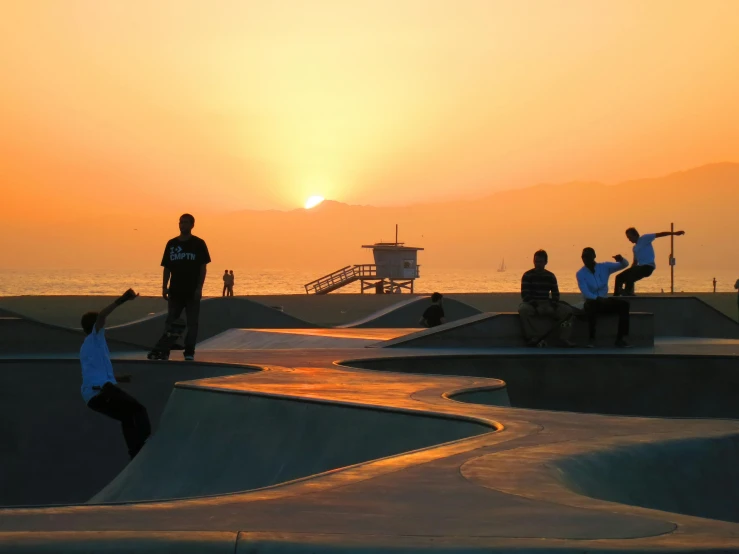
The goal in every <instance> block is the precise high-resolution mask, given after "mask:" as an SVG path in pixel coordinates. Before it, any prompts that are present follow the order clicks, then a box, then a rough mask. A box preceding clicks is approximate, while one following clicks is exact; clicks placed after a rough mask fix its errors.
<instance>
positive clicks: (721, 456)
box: [554, 434, 739, 523]
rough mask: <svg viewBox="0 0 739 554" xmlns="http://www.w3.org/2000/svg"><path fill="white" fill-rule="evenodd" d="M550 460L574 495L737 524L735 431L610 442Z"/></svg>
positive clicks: (738, 443)
mask: <svg viewBox="0 0 739 554" xmlns="http://www.w3.org/2000/svg"><path fill="white" fill-rule="evenodd" d="M554 465H555V466H556V468H557V470H558V471H559V474H560V477H561V479H562V481H563V482H564V483H565V484H566V485H567V487H568V488H570V489H571V490H573V491H574V492H577V493H578V494H583V495H586V496H590V497H592V498H598V499H601V500H607V501H609V502H617V503H619V504H631V505H635V506H643V507H645V508H652V509H655V510H663V511H666V512H677V513H681V514H688V515H692V516H697V517H705V518H709V519H721V520H724V521H733V522H737V523H739V502H737V499H739V471H737V467H739V434H735V435H728V436H723V437H708V438H687V439H675V440H670V441H665V442H658V443H653V442H646V441H645V442H642V443H636V444H624V445H613V446H609V447H606V448H602V449H599V450H598V451H591V452H583V453H580V454H577V455H573V456H569V457H566V458H563V459H561V460H559V461H557V462H556V463H555V464H554Z"/></svg>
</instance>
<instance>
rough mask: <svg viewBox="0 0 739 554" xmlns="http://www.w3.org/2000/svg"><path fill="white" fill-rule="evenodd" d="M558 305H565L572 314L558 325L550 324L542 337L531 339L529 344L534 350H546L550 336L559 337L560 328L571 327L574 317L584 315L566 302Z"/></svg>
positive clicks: (555, 323)
mask: <svg viewBox="0 0 739 554" xmlns="http://www.w3.org/2000/svg"><path fill="white" fill-rule="evenodd" d="M560 303H561V304H566V305H567V306H569V307H570V308H571V309H572V313H571V314H570V317H568V318H567V319H565V320H564V321H563V322H561V323H559V324H557V322H556V321H554V322H553V323H552V326H551V327H550V328H549V330H548V331H547V332H546V333H544V334H543V335H541V336H539V337H537V338H535V339H532V340H531V341H530V342H529V344H530V345H531V346H535V347H536V348H546V347H547V346H549V344H548V342H547V341H548V340H549V339H550V338H551V337H552V336H554V335H559V331H560V329H561V328H562V327H572V323H573V320H574V319H575V317H577V316H579V315H581V314H583V313H584V312H583V310H581V309H579V308H576V307H575V306H571V305H570V304H568V303H567V302H563V301H560Z"/></svg>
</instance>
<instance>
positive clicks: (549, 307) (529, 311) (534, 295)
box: [518, 250, 575, 347]
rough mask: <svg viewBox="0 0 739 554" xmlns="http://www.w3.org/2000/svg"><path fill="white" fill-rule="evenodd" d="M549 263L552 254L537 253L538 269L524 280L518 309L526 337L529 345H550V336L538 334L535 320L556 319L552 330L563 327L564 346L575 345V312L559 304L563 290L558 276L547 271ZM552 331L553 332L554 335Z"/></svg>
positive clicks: (528, 274) (524, 276) (561, 339)
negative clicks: (540, 318) (573, 317)
mask: <svg viewBox="0 0 739 554" xmlns="http://www.w3.org/2000/svg"><path fill="white" fill-rule="evenodd" d="M548 261H549V255H548V254H547V253H546V251H544V250H539V251H537V252H535V253H534V268H533V269H529V270H528V271H527V272H526V273H524V274H523V277H521V298H522V299H523V302H522V303H521V305H520V306H519V307H518V315H520V316H521V327H522V329H523V338H524V340H525V341H526V345H527V346H547V341H546V339H545V338H544V337H545V336H546V335H548V334H549V332H548V333H546V334H544V335H542V333H540V332H539V333H537V332H536V329H535V326H534V317H535V316H537V315H540V316H543V317H546V318H548V319H553V320H554V322H553V324H552V329H551V331H554V327H559V341H560V343H561V344H562V346H569V347H573V346H575V343H573V342H571V341H570V333H571V332H572V325H571V319H572V309H571V308H570V307H569V306H568V305H567V304H564V303H562V302H560V301H559V287H558V286H557V278H556V277H555V276H554V273H552V272H551V271H547V270H546V269H544V268H545V267H546V265H547V262H548ZM551 331H550V332H551Z"/></svg>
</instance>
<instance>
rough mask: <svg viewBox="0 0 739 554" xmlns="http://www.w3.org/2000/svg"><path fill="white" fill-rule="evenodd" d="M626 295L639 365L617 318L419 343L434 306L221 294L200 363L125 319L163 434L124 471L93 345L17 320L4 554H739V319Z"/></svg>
mask: <svg viewBox="0 0 739 554" xmlns="http://www.w3.org/2000/svg"><path fill="white" fill-rule="evenodd" d="M630 300H631V301H632V308H631V311H632V314H633V319H632V323H633V332H634V334H635V338H634V340H633V341H632V342H633V343H634V345H635V347H634V348H632V349H629V350H618V349H614V348H611V347H610V346H609V345H608V342H607V340H605V339H608V338H609V337H608V334H609V333H611V332H612V327H613V325H614V324H613V322H611V321H604V323H603V326H602V328H603V336H604V342H603V344H602V346H601V347H599V348H596V349H592V350H586V349H584V348H574V349H566V350H565V349H557V348H543V349H527V348H523V347H522V346H521V344H522V343H521V342H519V340H518V339H519V335H520V328H519V327H517V320H516V317H517V316H516V314H512V313H489V312H482V311H481V310H479V309H477V308H475V307H473V306H466V305H463V304H464V303H463V302H459V305H455V307H454V313H453V315H451V314H452V310H450V315H451V317H450V318H449V319H450V321H449V322H448V323H446V324H444V325H442V326H440V327H437V328H434V329H423V330H421V329H419V328H418V325H417V320H418V316H419V314H420V312H422V310H423V306H425V305H426V303H427V302H428V299H427V298H425V297H416V298H412V299H411V300H408V301H405V300H403V301H399V302H397V303H395V304H394V305H391V306H388V307H385V308H382V309H381V310H379V311H377V312H376V313H374V314H369V315H367V316H365V317H362V318H359V319H357V320H354V321H352V322H349V323H346V324H342V325H341V326H335V327H324V326H321V325H319V324H316V323H313V322H310V321H308V320H306V319H303V318H300V317H296V316H293V315H291V314H289V313H286V312H283V311H280V310H278V309H275V308H271V307H270V306H267V305H262V304H259V303H256V302H253V301H251V300H248V299H244V298H233V299H208V300H205V301H204V302H203V304H202V306H203V309H202V310H201V320H200V329H201V335H200V342H199V345H198V350H197V358H196V362H184V361H182V359H181V357H180V356H177V355H176V354H177V353H174V354H173V356H172V359H171V360H170V361H168V362H150V361H147V360H146V358H145V353H146V347H147V345H150V343H151V340H152V338H153V337H156V335H157V333H158V332H159V331H160V330H161V326H162V325H163V316H162V315H161V314H160V315H153V316H151V317H147V318H145V319H142V320H138V321H134V322H129V323H126V324H123V325H118V326H113V327H111V328H110V329H109V330H108V341H109V346H110V350H111V352H112V354H113V357H114V367H115V368H116V372H120V373H127V374H130V375H132V381H131V383H130V384H126V385H122V386H124V387H126V388H128V389H129V390H131V392H132V394H133V395H134V396H136V397H138V398H140V399H141V401H142V403H143V404H144V405H145V406H146V407H147V409H148V411H149V415H150V417H151V420H152V425H153V429H154V432H153V434H152V437H151V438H150V439H149V442H148V443H147V444H146V446H145V447H144V449H143V450H142V451H141V453H140V454H139V455H138V456H137V457H136V458H135V459H134V460H133V461H132V462H131V463H127V456H126V453H125V446H124V444H123V441H122V439H121V437H120V431H119V428H118V426H117V424H116V423H115V422H111V421H108V420H107V419H106V418H103V417H98V415H97V414H91V413H89V411H87V410H86V407H85V406H84V405H83V404H82V403H81V401H80V399H79V394H78V388H79V365H78V362H77V361H76V360H75V359H74V354H75V352H76V351H78V349H79V343H80V341H81V338H82V334H81V331H79V330H75V329H71V328H65V327H62V326H59V325H52V324H49V323H45V322H43V321H37V320H32V319H29V318H27V317H25V316H23V315H20V314H18V313H15V312H12V311H7V310H6V311H4V312H3V313H2V314H0V316H1V318H0V322H1V323H0V325H2V329H3V334H2V341H1V342H0V346H2V360H0V364H2V365H1V366H0V367H2V372H1V375H2V379H3V383H2V384H3V386H2V391H3V392H2V395H3V399H2V401H3V405H5V406H6V409H7V410H9V413H12V414H13V416H12V417H8V418H4V422H3V437H4V441H3V443H4V444H5V446H6V448H7V451H8V452H9V453H10V455H8V456H3V461H2V464H3V466H2V475H3V483H2V488H1V489H0V494H1V495H2V498H0V504H2V505H3V506H5V507H4V508H3V509H2V512H0V513H1V514H2V517H0V551H2V552H39V551H41V552H43V551H48V552H97V551H115V552H118V551H119V552H127V551H133V550H136V551H140V552H167V551H177V552H234V551H235V552H306V553H307V552H411V551H434V552H508V551H522V552H529V551H530V552H533V551H537V552H540V551H556V552H584V551H588V552H615V551H618V552H622V551H624V552H625V551H633V552H642V551H650V552H688V551H690V552H699V551H706V552H707V551H717V550H722V551H739V538H737V537H738V536H739V525H737V523H739V510H737V507H736V502H735V501H734V500H735V498H736V497H737V495H738V494H739V475H737V473H736V469H735V468H736V463H737V461H739V410H738V409H737V408H736V402H735V394H734V393H733V391H734V390H737V385H738V384H739V376H738V375H737V361H739V324H737V323H736V322H735V321H732V320H731V318H729V317H727V316H725V315H723V314H722V313H720V312H718V311H716V310H714V309H713V308H711V307H709V306H708V305H706V304H705V303H703V302H701V301H700V300H698V299H691V298H669V297H665V296H661V297H649V296H645V297H636V298H633V299H630ZM450 304H451V303H450ZM604 319H605V318H604ZM576 325H581V324H576ZM578 333H581V329H578V328H577V327H576V329H575V332H574V337H575V338H576V339H577V340H576V342H579V340H580V338H581V335H580V334H578ZM578 337H579V338H578ZM636 337H638V340H637V338H636ZM611 343H612V341H611ZM39 406H42V407H43V408H42V409H39Z"/></svg>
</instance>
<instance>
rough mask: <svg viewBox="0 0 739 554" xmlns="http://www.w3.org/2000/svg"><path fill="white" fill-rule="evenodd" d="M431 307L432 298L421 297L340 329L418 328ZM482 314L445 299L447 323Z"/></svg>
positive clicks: (469, 307) (389, 307) (399, 303)
mask: <svg viewBox="0 0 739 554" xmlns="http://www.w3.org/2000/svg"><path fill="white" fill-rule="evenodd" d="M430 305H431V297H430V296H421V297H418V298H411V299H410V300H405V301H403V302H398V303H397V304H393V305H392V306H388V307H387V308H384V309H382V310H379V311H377V312H375V313H373V314H370V315H369V316H367V317H364V318H362V319H359V320H357V321H353V322H351V323H347V324H346V325H340V326H339V328H347V327H358V328H377V329H395V328H401V329H407V328H413V327H418V326H419V324H418V321H419V319H421V316H422V315H423V312H424V311H425V310H426V308H428V307H429V306H430ZM480 313H482V312H481V311H480V310H478V309H477V308H473V307H472V306H470V305H468V304H465V303H464V302H460V301H459V300H454V299H452V298H445V299H444V314H445V318H446V320H447V322H449V321H456V320H458V319H464V318H466V317H470V316H473V315H477V314H480Z"/></svg>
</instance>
